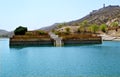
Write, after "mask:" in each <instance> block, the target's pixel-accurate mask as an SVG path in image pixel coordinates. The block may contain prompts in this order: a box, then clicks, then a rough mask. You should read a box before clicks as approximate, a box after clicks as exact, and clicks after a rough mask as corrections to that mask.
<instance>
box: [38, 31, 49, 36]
mask: <svg viewBox="0 0 120 77" xmlns="http://www.w3.org/2000/svg"><path fill="white" fill-rule="evenodd" d="M38 33H39V35H47V34H48V33H47V32H45V31H43V30H39V31H38Z"/></svg>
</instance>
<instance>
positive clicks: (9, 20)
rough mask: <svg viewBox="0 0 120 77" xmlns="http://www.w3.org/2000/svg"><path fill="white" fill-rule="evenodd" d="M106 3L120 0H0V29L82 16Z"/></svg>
mask: <svg viewBox="0 0 120 77" xmlns="http://www.w3.org/2000/svg"><path fill="white" fill-rule="evenodd" d="M104 3H105V4H106V5H120V0H0V29H5V30H8V31H11V30H14V29H15V28H16V27H18V26H20V25H22V26H26V27H28V29H29V30H34V29H39V28H41V27H45V26H49V25H52V24H54V23H57V22H68V21H72V20H76V19H79V18H82V17H83V16H85V15H87V14H89V12H91V11H92V10H95V9H99V8H101V7H103V4H104Z"/></svg>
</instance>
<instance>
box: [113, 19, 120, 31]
mask: <svg viewBox="0 0 120 77" xmlns="http://www.w3.org/2000/svg"><path fill="white" fill-rule="evenodd" d="M111 26H112V27H115V30H116V31H118V26H119V23H118V21H116V22H112V23H111Z"/></svg>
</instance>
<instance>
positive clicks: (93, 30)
mask: <svg viewBox="0 0 120 77" xmlns="http://www.w3.org/2000/svg"><path fill="white" fill-rule="evenodd" d="M98 30H99V27H98V25H96V24H92V25H91V31H92V32H93V33H96V32H97V31H98Z"/></svg>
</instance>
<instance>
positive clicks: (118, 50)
mask: <svg viewBox="0 0 120 77" xmlns="http://www.w3.org/2000/svg"><path fill="white" fill-rule="evenodd" d="M75 76H76V77H78V76H83V77H84V76H94V77H96V76H113V77H115V76H116V77H117V76H120V42H117V41H116V42H115V41H105V42H103V44H95V45H80V46H65V47H48V46H46V47H16V48H10V47H9V39H0V77H75Z"/></svg>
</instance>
